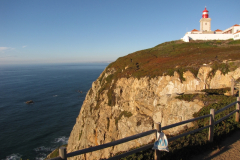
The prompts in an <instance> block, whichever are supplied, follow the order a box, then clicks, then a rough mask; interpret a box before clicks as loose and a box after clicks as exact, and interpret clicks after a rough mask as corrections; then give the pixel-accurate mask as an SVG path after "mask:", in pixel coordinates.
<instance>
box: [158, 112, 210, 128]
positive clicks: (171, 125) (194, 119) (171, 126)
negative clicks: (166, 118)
mask: <svg viewBox="0 0 240 160" xmlns="http://www.w3.org/2000/svg"><path fill="white" fill-rule="evenodd" d="M210 116H211V114H207V115H204V116H201V117H197V118H193V119H189V120H186V121H182V122H178V123H174V124H170V125H168V126H165V127H162V130H166V129H169V128H173V127H176V126H179V125H181V124H185V123H189V122H192V121H196V120H199V119H202V118H206V117H210Z"/></svg>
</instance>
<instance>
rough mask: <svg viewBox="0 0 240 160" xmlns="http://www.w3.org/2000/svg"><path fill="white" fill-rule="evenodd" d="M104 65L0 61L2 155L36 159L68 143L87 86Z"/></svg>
mask: <svg viewBox="0 0 240 160" xmlns="http://www.w3.org/2000/svg"><path fill="white" fill-rule="evenodd" d="M107 65H108V64H107V63H99V64H96V63H89V64H54V65H26V66H24V65H20V66H0V160H15V159H16V160H19V159H21V158H22V159H23V160H25V159H29V160H34V159H36V160H40V159H44V158H46V156H47V154H49V153H50V152H51V151H53V150H54V149H55V148H56V147H58V146H61V145H63V144H67V141H68V138H69V135H70V132H71V130H72V128H73V126H74V124H75V121H76V118H77V116H78V114H79V112H80V109H81V106H82V103H83V101H84V99H85V96H86V94H87V91H88V90H89V89H90V88H91V85H92V82H93V81H95V80H96V79H97V78H98V77H99V75H100V74H101V72H102V71H103V70H104V69H105V67H106V66H107ZM29 100H33V101H34V103H33V104H26V103H25V102H26V101H29Z"/></svg>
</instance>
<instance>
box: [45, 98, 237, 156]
mask: <svg viewBox="0 0 240 160" xmlns="http://www.w3.org/2000/svg"><path fill="white" fill-rule="evenodd" d="M239 100H240V97H237V101H235V102H233V103H231V104H229V105H227V106H225V107H223V108H221V109H219V110H218V111H216V112H214V110H213V109H211V110H213V111H212V112H211V111H210V114H207V115H204V116H201V117H197V118H193V119H189V120H185V121H182V122H178V123H174V124H171V125H168V126H164V127H162V128H161V124H160V128H158V129H152V130H149V131H146V132H143V133H139V134H136V135H133V136H129V137H125V138H122V139H119V140H117V141H114V142H109V143H106V144H102V145H99V146H95V147H90V148H86V149H82V150H78V151H74V152H71V153H68V154H65V155H64V154H63V151H61V150H59V155H64V156H63V157H65V158H61V157H56V158H52V159H50V160H66V157H73V156H76V155H80V154H84V153H88V152H93V151H97V150H100V149H104V148H108V147H111V146H115V145H118V144H121V143H125V142H128V141H131V140H134V139H137V138H141V137H144V136H147V135H150V134H152V133H157V132H160V131H161V130H166V129H170V128H173V127H176V126H179V125H182V124H185V123H189V122H193V121H196V120H199V119H203V118H207V117H210V123H209V125H208V126H204V127H201V128H198V129H195V130H193V131H189V132H187V133H183V134H180V135H177V136H175V137H171V138H169V139H168V141H169V142H171V141H173V140H175V139H178V138H181V137H184V136H187V135H189V134H193V133H195V132H199V131H201V130H203V129H206V128H209V137H211V139H209V141H212V139H213V126H214V125H216V124H218V123H220V122H221V121H223V120H225V119H227V118H229V117H230V116H231V115H233V114H234V113H236V121H237V122H239V104H240V101H239ZM235 104H237V105H236V110H234V111H232V112H231V113H229V114H228V115H226V116H224V117H222V118H221V119H219V120H218V121H216V122H214V115H215V114H218V113H220V112H222V111H224V110H226V109H228V108H229V107H231V106H233V105H235ZM210 128H211V129H210ZM153 144H154V143H151V144H147V145H145V146H142V147H140V148H137V149H134V150H131V151H128V152H126V153H123V154H121V155H117V156H114V157H111V158H109V160H115V159H119V158H123V157H126V156H128V155H131V154H133V153H136V152H139V151H142V150H145V149H148V148H151V147H153Z"/></svg>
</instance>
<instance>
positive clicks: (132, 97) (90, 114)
mask: <svg viewBox="0 0 240 160" xmlns="http://www.w3.org/2000/svg"><path fill="white" fill-rule="evenodd" d="M127 68H128V67H127V66H126V67H125V69H127ZM211 70H212V69H211V68H210V67H209V66H202V67H201V68H200V69H199V72H198V75H197V77H195V76H194V75H193V74H192V73H191V72H190V71H187V72H185V73H184V74H183V77H184V78H185V81H181V80H180V77H179V74H178V73H177V72H175V73H174V75H173V76H158V77H155V78H152V79H149V78H148V77H143V78H139V79H137V78H133V77H130V78H120V79H118V80H117V81H116V82H115V85H114V90H113V92H114V99H115V104H114V105H113V106H109V105H108V101H109V96H108V90H105V89H104V88H102V87H103V85H104V84H105V83H107V78H108V77H109V76H111V75H112V74H114V73H115V70H114V69H106V70H105V71H104V72H103V73H102V74H101V75H100V77H99V78H98V79H97V80H96V81H95V82H93V84H92V88H91V89H90V90H89V91H88V93H87V96H86V98H85V101H84V103H83V105H82V108H81V111H80V114H79V116H78V117H77V119H76V124H75V125H74V127H73V130H72V132H71V135H70V138H69V141H68V147H67V151H68V152H73V151H76V150H80V149H83V148H88V147H91V146H96V145H100V144H104V143H108V142H111V141H114V140H118V139H121V138H124V137H127V136H131V135H134V134H137V133H141V132H144V131H147V130H151V129H153V124H154V122H161V123H162V126H166V125H169V124H172V123H176V122H180V121H183V120H187V119H190V118H192V115H193V113H194V112H197V111H199V110H200V109H201V108H202V107H203V105H204V104H203V102H201V101H197V100H196V101H194V102H186V101H181V100H179V99H175V98H174V97H175V96H176V95H177V94H178V93H183V92H195V91H199V90H202V89H205V88H223V87H230V84H231V82H230V80H231V79H232V78H235V79H238V78H239V77H240V68H237V69H236V70H235V71H232V72H228V73H227V74H225V75H223V74H221V72H220V71H217V72H216V74H215V76H213V77H212V78H210V77H209V76H208V75H209V72H210V71H211ZM113 83H114V82H113V81H112V82H111V85H112V87H113ZM191 126H192V124H191V123H189V124H186V125H182V126H178V127H175V128H172V129H169V130H167V131H166V132H165V133H167V134H175V133H177V132H179V131H180V130H181V129H183V128H185V127H191ZM153 139H154V135H150V136H146V137H143V138H140V139H137V140H134V141H130V142H128V143H124V144H121V145H117V146H114V147H109V148H106V149H103V150H100V151H96V152H92V153H88V154H85V155H81V156H76V157H72V158H71V159H85V158H86V159H87V160H92V159H100V158H107V157H109V156H111V155H114V154H116V153H118V152H121V151H127V150H129V149H131V148H133V147H137V146H139V145H143V144H146V143H149V142H150V141H152V140H153Z"/></svg>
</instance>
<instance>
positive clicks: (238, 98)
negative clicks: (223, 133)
mask: <svg viewBox="0 0 240 160" xmlns="http://www.w3.org/2000/svg"><path fill="white" fill-rule="evenodd" d="M239 100H240V97H237V101H239ZM236 110H238V111H237V112H236V118H235V121H236V122H239V103H237V104H236Z"/></svg>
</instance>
